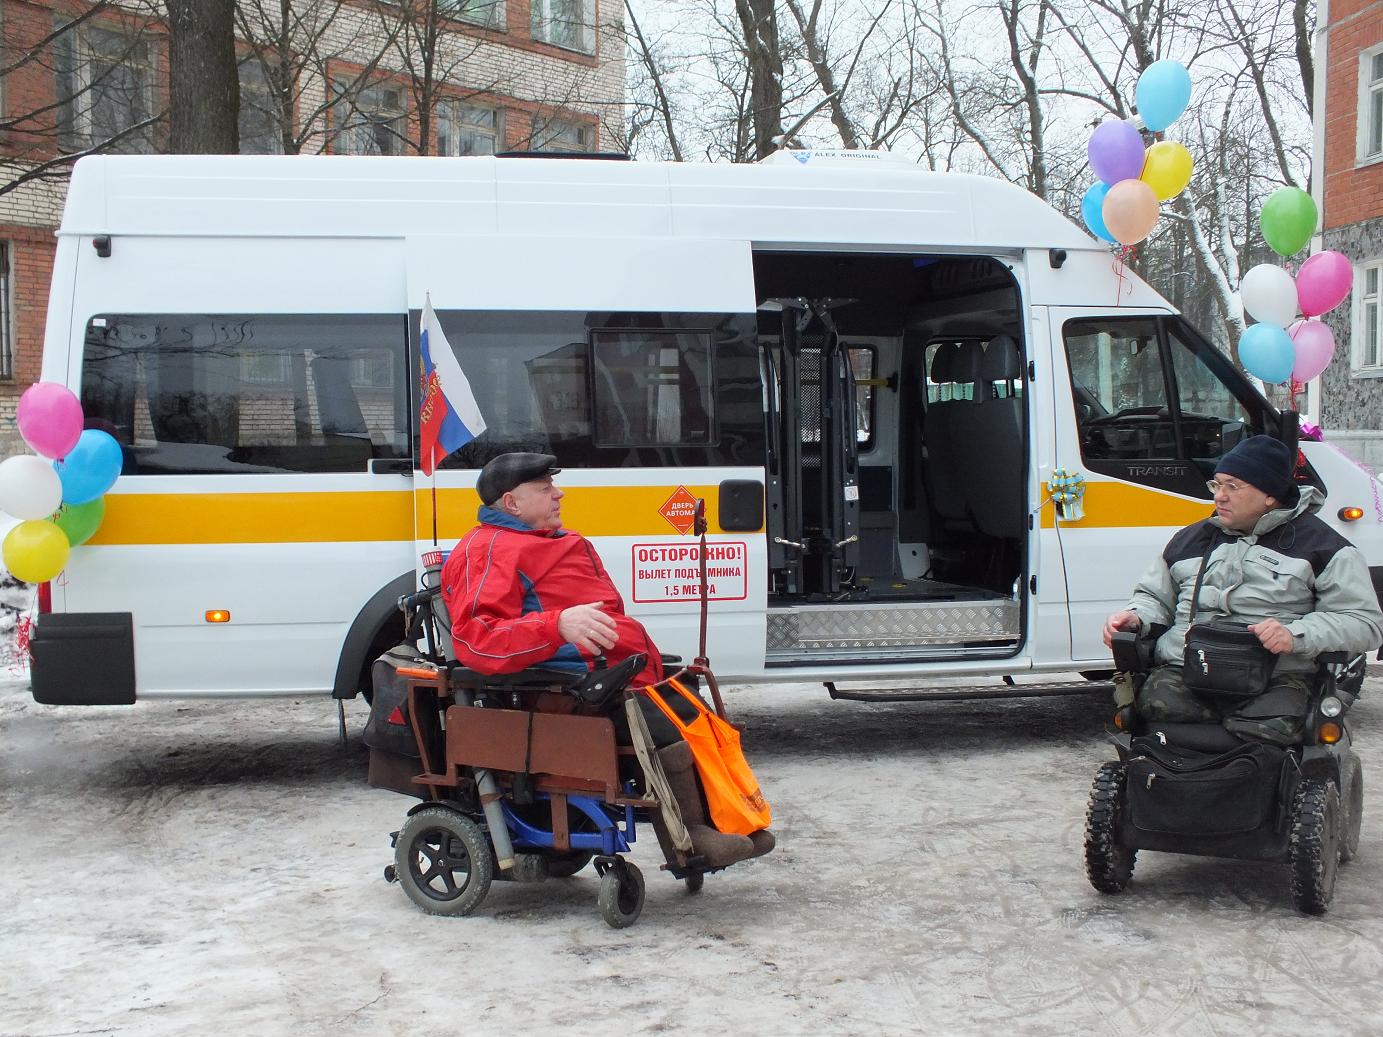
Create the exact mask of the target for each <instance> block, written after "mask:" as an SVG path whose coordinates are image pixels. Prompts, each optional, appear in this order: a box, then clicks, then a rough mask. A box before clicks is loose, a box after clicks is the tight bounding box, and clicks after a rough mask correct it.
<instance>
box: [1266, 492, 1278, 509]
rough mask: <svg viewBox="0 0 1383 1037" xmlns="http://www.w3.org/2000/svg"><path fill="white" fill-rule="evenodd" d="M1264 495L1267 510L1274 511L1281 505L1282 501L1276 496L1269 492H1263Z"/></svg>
mask: <svg viewBox="0 0 1383 1037" xmlns="http://www.w3.org/2000/svg"><path fill="white" fill-rule="evenodd" d="M1264 496H1266V497H1267V498H1268V510H1269V511H1276V510H1277V509H1278V508H1280V507H1281V506H1282V502H1281V501H1280V500H1278V499H1277V498H1276V497H1274V496H1273V495H1272V494H1271V493H1269V494H1265V495H1264Z"/></svg>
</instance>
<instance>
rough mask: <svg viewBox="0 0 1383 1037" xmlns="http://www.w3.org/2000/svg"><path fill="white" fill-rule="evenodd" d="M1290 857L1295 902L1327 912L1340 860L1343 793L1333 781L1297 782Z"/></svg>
mask: <svg viewBox="0 0 1383 1037" xmlns="http://www.w3.org/2000/svg"><path fill="white" fill-rule="evenodd" d="M1288 860H1289V862H1290V863H1291V867H1292V905H1293V906H1294V907H1295V908H1296V909H1297V910H1298V911H1300V912H1301V913H1302V914H1306V915H1323V914H1325V912H1326V911H1327V909H1329V907H1330V900H1331V898H1332V897H1333V896H1334V895H1335V871H1336V868H1337V866H1338V864H1339V862H1340V793H1339V790H1338V789H1336V788H1335V783H1334V782H1333V781H1330V780H1329V779H1326V780H1322V779H1320V778H1308V779H1307V780H1305V781H1303V782H1302V783H1301V785H1300V786H1298V788H1297V795H1296V800H1295V802H1294V803H1293V807H1292V833H1291V840H1290V842H1289V844H1288Z"/></svg>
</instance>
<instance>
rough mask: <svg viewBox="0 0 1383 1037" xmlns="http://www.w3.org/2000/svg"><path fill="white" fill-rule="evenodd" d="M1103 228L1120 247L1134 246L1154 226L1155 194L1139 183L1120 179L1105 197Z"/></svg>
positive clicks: (1155, 212) (1156, 209)
mask: <svg viewBox="0 0 1383 1037" xmlns="http://www.w3.org/2000/svg"><path fill="white" fill-rule="evenodd" d="M1100 212H1101V215H1103V216H1104V225H1105V228H1106V229H1107V230H1108V231H1109V233H1110V234H1111V235H1113V237H1114V240H1116V241H1118V242H1119V243H1120V244H1123V245H1136V244H1137V243H1138V242H1140V241H1142V240H1143V239H1144V238H1146V237H1147V236H1148V235H1149V234H1151V233H1152V229H1153V227H1154V226H1156V225H1157V217H1158V216H1159V215H1160V213H1161V209H1160V208H1159V207H1158V203H1157V194H1156V192H1154V191H1153V189H1152V188H1151V187H1149V186H1148V185H1147V184H1145V183H1143V181H1141V180H1120V181H1119V182H1118V183H1117V184H1115V185H1114V186H1113V187H1111V188H1110V189H1109V193H1108V194H1107V195H1105V196H1104V206H1103V207H1102V208H1101V210H1100Z"/></svg>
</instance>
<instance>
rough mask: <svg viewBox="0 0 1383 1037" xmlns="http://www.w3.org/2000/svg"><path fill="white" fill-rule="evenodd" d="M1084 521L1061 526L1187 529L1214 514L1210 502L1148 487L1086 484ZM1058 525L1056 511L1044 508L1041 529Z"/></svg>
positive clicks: (1117, 483)
mask: <svg viewBox="0 0 1383 1037" xmlns="http://www.w3.org/2000/svg"><path fill="white" fill-rule="evenodd" d="M1084 507H1085V517H1084V518H1083V519H1081V520H1080V521H1079V522H1065V521H1063V522H1062V523H1061V526H1062V528H1064V529H1109V528H1116V527H1120V528H1121V527H1126V526H1187V525H1190V524H1191V523H1192V522H1199V521H1200V520H1201V519H1203V518H1209V517H1210V515H1211V514H1212V513H1213V512H1214V510H1215V505H1213V504H1212V503H1211V502H1210V501H1197V500H1186V499H1184V498H1182V497H1176V496H1173V495H1172V494H1169V493H1163V492H1162V491H1160V490H1153V489H1149V488H1148V487H1146V486H1135V485H1133V484H1132V483H1124V482H1088V483H1086V484H1085V503H1084ZM1055 525H1056V508H1055V506H1054V505H1053V504H1052V502H1051V501H1048V502H1047V503H1045V504H1043V505H1042V528H1043V529H1052V528H1053V527H1055Z"/></svg>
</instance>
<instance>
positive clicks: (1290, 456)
mask: <svg viewBox="0 0 1383 1037" xmlns="http://www.w3.org/2000/svg"><path fill="white" fill-rule="evenodd" d="M1296 467H1297V459H1296V455H1295V454H1294V453H1293V452H1292V451H1291V449H1290V448H1289V447H1288V446H1287V444H1286V443H1283V442H1282V441H1280V440H1277V439H1272V438H1270V437H1268V436H1250V437H1249V438H1248V439H1245V440H1243V441H1242V442H1240V443H1239V445H1238V446H1236V447H1235V448H1234V449H1233V450H1231V451H1230V452H1229V453H1227V454H1225V456H1224V457H1222V458H1220V461H1219V463H1218V464H1217V465H1215V474H1216V475H1232V476H1236V477H1237V478H1240V479H1242V480H1244V482H1246V483H1250V484H1251V485H1253V486H1256V487H1257V488H1258V489H1260V490H1262V491H1263V492H1264V493H1266V494H1267V495H1268V496H1269V497H1276V498H1277V499H1278V500H1279V501H1282V502H1285V501H1286V500H1287V499H1288V496H1289V495H1290V494H1291V492H1292V489H1293V486H1294V483H1293V482H1292V473H1293V472H1294V471H1295V470H1296Z"/></svg>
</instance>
